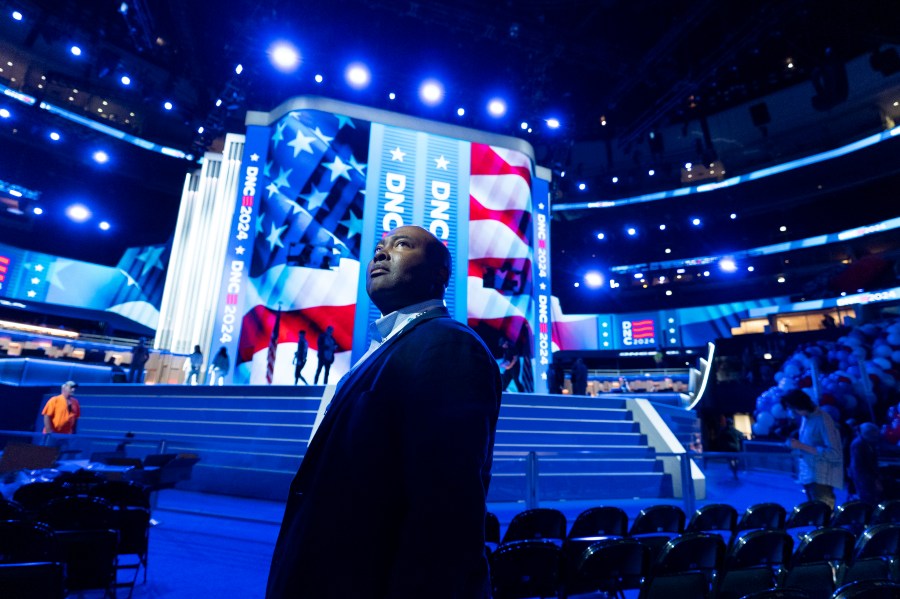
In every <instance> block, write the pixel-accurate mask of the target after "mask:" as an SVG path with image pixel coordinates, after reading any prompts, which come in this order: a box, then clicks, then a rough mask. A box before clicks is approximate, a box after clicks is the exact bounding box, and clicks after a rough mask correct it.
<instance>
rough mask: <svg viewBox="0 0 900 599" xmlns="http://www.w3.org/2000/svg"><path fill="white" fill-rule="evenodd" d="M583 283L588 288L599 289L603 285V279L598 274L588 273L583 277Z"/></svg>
mask: <svg viewBox="0 0 900 599" xmlns="http://www.w3.org/2000/svg"><path fill="white" fill-rule="evenodd" d="M584 282H585V283H586V284H587V286H588V287H592V288H594V289H596V288H597V287H601V286H602V285H603V277H602V276H601V275H600V273H597V272H589V273H587V274H586V275H584Z"/></svg>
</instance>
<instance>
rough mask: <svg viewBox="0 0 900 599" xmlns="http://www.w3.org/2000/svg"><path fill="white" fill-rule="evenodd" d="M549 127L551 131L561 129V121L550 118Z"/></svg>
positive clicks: (548, 120)
mask: <svg viewBox="0 0 900 599" xmlns="http://www.w3.org/2000/svg"><path fill="white" fill-rule="evenodd" d="M547 126H548V127H550V128H551V129H559V119H554V118H550V119H547Z"/></svg>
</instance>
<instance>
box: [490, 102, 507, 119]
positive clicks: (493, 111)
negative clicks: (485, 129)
mask: <svg viewBox="0 0 900 599" xmlns="http://www.w3.org/2000/svg"><path fill="white" fill-rule="evenodd" d="M487 109H488V113H489V114H490V115H491V116H492V117H495V118H500V117H502V116H503V115H505V114H506V102H504V101H503V100H501V99H499V98H494V99H493V100H491V101H490V102H488V106H487Z"/></svg>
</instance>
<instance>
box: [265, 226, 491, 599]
mask: <svg viewBox="0 0 900 599" xmlns="http://www.w3.org/2000/svg"><path fill="white" fill-rule="evenodd" d="M450 269H451V259H450V252H449V250H448V249H447V248H446V246H445V245H444V244H443V243H441V241H440V240H438V239H437V238H436V237H435V236H434V235H432V234H431V233H429V232H428V230H426V229H424V228H421V227H399V228H397V229H394V230H393V231H391V232H390V233H388V234H387V235H386V236H385V237H382V238H381V239H379V240H378V242H377V245H376V247H375V253H374V255H373V256H372V259H371V260H370V261H369V265H368V269H367V274H366V291H367V293H368V294H369V297H370V298H371V299H372V303H374V304H375V306H377V307H378V310H379V311H380V312H381V314H382V315H383V316H382V317H381V318H378V319H377V320H375V321H374V322H373V323H372V325H371V327H370V329H369V331H370V334H369V337H370V339H371V342H370V345H369V349H368V351H367V352H366V353H365V354H364V355H363V356H362V357H361V358H360V359H359V361H358V362H357V363H356V364H355V365H354V366H353V368H351V369H350V371H349V372H348V373H347V374H346V375H345V376H344V377H343V378H342V379H341V380H340V382H339V383H338V385H337V388H336V390H335V393H334V397H333V399H332V400H331V404H330V406H329V407H328V410H327V411H326V413H325V416H324V418H323V420H322V422H321V424H320V425H319V428H318V429H317V430H316V432H315V433H314V435H313V437H312V439H311V440H310V442H309V447H308V449H307V451H306V455H305V456H304V458H303V461H302V462H301V463H300V469H299V470H298V472H297V476H296V477H295V478H294V481H293V483H292V484H291V488H290V493H289V495H288V500H287V506H286V508H285V513H284V521H283V523H282V525H281V531H280V533H279V535H278V541H277V543H276V546H275V552H274V555H273V557H272V566H271V570H270V572H269V581H268V588H267V591H266V597H267V599H301V598H302V599H356V598H359V599H361V598H366V599H374V598H376V597H377V598H383V599H387V598H389V597H390V598H393V599H400V598H403V599H413V598H416V599H419V598H421V599H487V598H489V597H490V596H491V587H490V574H489V569H488V560H487V555H486V551H485V515H486V509H487V506H486V503H485V500H486V495H487V492H488V487H489V484H490V479H491V462H492V459H493V446H494V433H495V430H496V426H497V415H498V412H499V409H500V393H501V389H500V372H499V370H498V368H497V363H496V362H495V360H494V356H493V355H492V354H491V351H490V350H489V349H488V348H487V346H486V345H485V344H484V342H483V341H482V340H481V338H479V337H478V335H476V333H475V332H474V331H473V330H472V329H471V328H469V327H468V326H466V325H465V324H463V323H460V322H457V321H455V320H453V319H452V318H451V317H450V314H449V312H448V311H447V308H446V306H445V305H444V293H445V289H446V287H447V284H448V282H449V280H450ZM435 526H438V527H439V528H440V533H439V534H437V535H436V536H435V537H434V542H431V543H425V544H424V545H423V539H424V537H423V534H425V531H428V530H433V529H434V527H435ZM426 536H427V535H426ZM360 544H361V545H360ZM363 546H365V547H363Z"/></svg>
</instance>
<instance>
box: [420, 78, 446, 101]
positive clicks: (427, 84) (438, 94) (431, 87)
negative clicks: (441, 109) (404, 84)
mask: <svg viewBox="0 0 900 599" xmlns="http://www.w3.org/2000/svg"><path fill="white" fill-rule="evenodd" d="M419 98H420V99H421V100H422V102H423V103H424V104H425V105H426V106H437V105H438V104H440V103H441V100H443V99H444V86H443V85H441V84H440V82H438V81H435V80H434V79H427V80H425V81H423V82H422V85H421V86H420V87H419Z"/></svg>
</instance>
